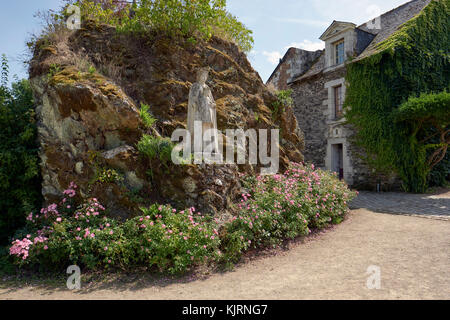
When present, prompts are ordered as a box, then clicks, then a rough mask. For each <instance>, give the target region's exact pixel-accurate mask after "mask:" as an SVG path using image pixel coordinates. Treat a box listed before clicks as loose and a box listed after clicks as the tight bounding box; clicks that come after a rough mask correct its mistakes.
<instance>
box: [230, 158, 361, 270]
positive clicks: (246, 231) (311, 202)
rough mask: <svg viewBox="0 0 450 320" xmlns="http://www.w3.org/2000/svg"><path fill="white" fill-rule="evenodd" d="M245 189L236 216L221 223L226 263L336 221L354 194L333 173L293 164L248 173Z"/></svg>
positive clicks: (341, 215)
mask: <svg viewBox="0 0 450 320" xmlns="http://www.w3.org/2000/svg"><path fill="white" fill-rule="evenodd" d="M243 185H244V188H245V189H247V190H248V193H245V194H243V195H242V202H241V203H240V204H239V205H238V209H239V210H238V211H239V216H237V217H235V218H233V219H232V221H231V222H229V223H228V224H227V225H226V226H225V231H224V234H223V236H222V237H221V239H222V251H223V254H224V258H223V259H224V260H225V262H227V263H232V262H235V261H237V260H238V259H239V257H240V255H241V254H242V252H244V251H246V250H248V249H249V248H251V247H253V248H258V247H267V246H277V245H279V244H281V243H282V242H283V241H284V240H286V239H294V238H296V237H299V236H302V235H308V234H309V233H310V232H311V229H321V228H324V227H326V226H328V225H330V224H337V223H340V222H341V221H342V220H343V219H344V217H345V214H346V213H347V211H348V206H347V203H348V202H349V201H350V200H352V199H353V198H354V197H355V196H356V194H355V193H354V192H352V191H350V190H349V189H348V187H347V186H346V185H345V183H343V182H342V181H339V179H337V177H336V175H335V174H330V173H328V172H325V171H321V170H314V166H311V167H307V166H303V165H300V164H292V166H291V168H290V169H289V170H288V171H287V172H286V173H285V174H283V175H274V176H260V177H253V176H247V177H245V178H244V179H243Z"/></svg>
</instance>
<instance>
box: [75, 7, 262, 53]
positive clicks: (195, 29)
mask: <svg viewBox="0 0 450 320" xmlns="http://www.w3.org/2000/svg"><path fill="white" fill-rule="evenodd" d="M67 2H68V3H75V4H77V5H79V6H80V8H81V15H82V17H83V19H91V20H95V21H98V22H100V23H107V24H110V25H114V26H116V27H117V29H118V31H119V32H145V31H148V30H154V31H157V32H160V33H164V34H167V35H169V36H172V37H176V36H181V37H185V38H186V39H188V40H189V42H192V43H194V42H195V41H196V39H201V40H206V41H207V40H209V39H211V37H212V36H213V35H215V36H218V37H221V38H225V39H226V40H230V41H234V42H235V43H236V44H237V45H238V46H239V47H240V48H241V49H242V50H243V51H245V52H249V51H250V50H251V49H252V47H253V42H254V40H253V37H252V32H251V31H250V30H248V29H247V28H246V27H245V26H244V25H243V24H242V23H241V22H239V21H238V20H237V18H236V17H235V16H233V15H231V14H230V13H229V12H227V10H226V0H197V1H182V0H141V1H138V2H137V5H136V6H135V7H132V6H131V5H124V4H123V3H119V2H117V1H112V0H103V1H92V0H82V1H67ZM130 10H132V12H133V14H130Z"/></svg>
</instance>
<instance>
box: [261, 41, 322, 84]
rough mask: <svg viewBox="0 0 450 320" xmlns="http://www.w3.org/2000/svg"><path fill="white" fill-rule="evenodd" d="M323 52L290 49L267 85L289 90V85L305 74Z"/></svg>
mask: <svg viewBox="0 0 450 320" xmlns="http://www.w3.org/2000/svg"><path fill="white" fill-rule="evenodd" d="M322 52H323V51H322V50H318V51H307V50H302V49H298V48H290V49H289V50H288V51H287V52H286V55H285V56H284V57H283V59H282V60H281V62H280V64H279V65H278V67H277V68H276V69H275V71H274V72H273V74H272V75H271V76H270V78H269V80H268V81H267V84H272V85H273V86H274V87H275V88H276V89H277V90H287V89H288V83H289V82H291V81H292V79H294V78H296V77H298V76H300V75H302V74H303V73H305V72H306V71H307V70H308V69H309V68H310V67H311V65H312V64H313V63H314V61H315V60H316V59H317V58H319V57H320V55H321V54H322Z"/></svg>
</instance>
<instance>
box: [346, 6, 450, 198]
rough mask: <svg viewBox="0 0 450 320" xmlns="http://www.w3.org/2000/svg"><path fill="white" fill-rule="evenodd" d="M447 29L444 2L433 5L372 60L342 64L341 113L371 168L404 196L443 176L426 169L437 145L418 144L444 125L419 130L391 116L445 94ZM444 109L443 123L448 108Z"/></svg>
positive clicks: (449, 64) (449, 66) (449, 69)
mask: <svg viewBox="0 0 450 320" xmlns="http://www.w3.org/2000/svg"><path fill="white" fill-rule="evenodd" d="M449 25H450V0H434V1H432V2H431V3H430V4H429V5H428V6H427V7H426V8H425V9H424V10H423V11H422V12H421V13H420V14H419V15H417V16H416V17H415V18H413V19H411V20H410V21H408V22H407V23H405V24H404V25H402V26H401V27H400V28H399V30H398V31H396V32H395V33H394V34H393V35H392V36H391V37H389V38H388V39H386V40H385V41H383V42H381V43H380V44H379V45H378V46H377V51H376V52H375V53H374V54H373V55H371V56H369V57H366V58H364V59H362V60H355V61H354V62H352V63H350V64H349V65H348V72H347V76H346V80H347V82H348V90H347V97H346V101H345V108H346V117H347V120H348V121H349V122H350V123H351V124H353V125H354V126H355V127H356V129H357V132H358V133H357V135H356V143H357V144H358V145H360V146H362V147H363V148H364V149H365V151H366V152H367V154H368V156H367V159H365V160H366V161H367V162H368V163H369V164H370V165H372V166H373V167H374V168H376V169H379V170H384V171H389V170H392V171H395V172H396V173H397V174H398V175H399V176H400V178H401V179H402V181H403V186H404V189H405V190H406V191H412V192H423V191H425V190H426V188H427V186H428V183H429V178H430V177H432V176H433V175H436V173H433V172H432V171H433V170H441V171H445V170H447V172H448V168H446V166H442V162H441V163H440V164H439V165H435V166H431V165H430V164H429V161H428V157H429V156H430V154H433V153H434V152H435V151H436V148H438V147H439V143H431V142H430V141H427V142H424V140H425V139H427V135H429V134H430V133H431V132H433V130H434V131H439V130H445V129H448V125H449V123H448V122H447V123H445V122H444V123H442V122H441V123H440V124H439V125H438V126H441V127H440V128H436V127H433V124H431V123H428V124H427V125H426V126H425V125H423V126H421V127H420V128H419V127H417V126H414V124H412V123H411V121H409V122H405V121H398V118H397V116H396V115H397V113H398V109H399V108H400V106H401V105H402V104H403V103H405V102H406V101H407V100H408V99H409V98H411V97H419V96H420V95H421V94H422V93H440V92H444V91H446V90H448V89H449V73H450V36H449V35H450V30H449ZM445 109H446V110H447V111H446V113H445V114H446V115H447V119H448V114H449V112H450V106H447V108H445ZM442 126H443V128H442ZM441 144H442V143H441ZM441 147H442V145H441ZM447 157H448V156H447Z"/></svg>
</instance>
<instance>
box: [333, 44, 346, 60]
mask: <svg viewBox="0 0 450 320" xmlns="http://www.w3.org/2000/svg"><path fill="white" fill-rule="evenodd" d="M334 47H335V52H336V53H335V57H336V60H335V62H336V65H339V64H343V63H344V62H345V53H344V52H345V50H344V48H345V43H344V40H341V41H338V42H336V43H335V45H334Z"/></svg>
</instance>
